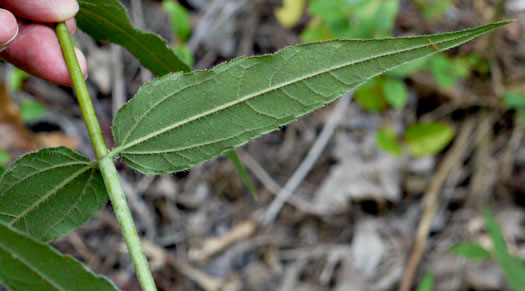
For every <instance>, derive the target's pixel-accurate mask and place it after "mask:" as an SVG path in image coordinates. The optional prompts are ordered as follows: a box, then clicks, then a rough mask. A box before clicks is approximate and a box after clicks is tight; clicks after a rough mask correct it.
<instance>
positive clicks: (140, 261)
mask: <svg viewBox="0 0 525 291" xmlns="http://www.w3.org/2000/svg"><path fill="white" fill-rule="evenodd" d="M56 32H57V36H58V40H59V42H60V46H61V47H62V53H63V54H64V59H65V61H66V64H67V67H68V69H69V74H70V75H71V80H72V81H73V88H75V92H76V93H77V99H78V103H79V104H80V109H81V110H82V115H83V116H84V120H85V123H86V126H87V129H88V132H89V136H90V137H91V142H92V143H93V147H94V149H95V155H96V156H97V158H98V159H99V161H98V166H99V168H100V171H101V172H102V177H103V178H104V183H105V184H106V190H107V191H108V196H109V199H110V200H111V204H112V205H113V209H114V210H115V215H116V216H117V220H118V222H119V224H120V228H121V230H122V235H123V236H124V240H125V241H126V245H127V247H128V250H129V254H130V256H131V259H132V260H133V264H134V265H135V270H136V272H137V276H138V279H139V282H140V285H141V287H142V290H144V291H155V290H157V288H156V287H155V282H154V281H153V276H152V275H151V271H150V268H149V265H148V261H147V259H146V256H145V255H144V251H143V250H142V246H141V244H140V239H139V236H138V234H137V230H136V229H135V224H134V223H133V217H132V216H131V212H130V210H129V207H128V204H127V202H126V196H125V195H124V191H123V190H122V185H121V183H120V178H119V176H118V173H117V169H116V168H115V164H114V162H113V159H112V157H110V156H107V154H108V152H109V150H108V147H107V145H106V142H105V140H104V136H103V135H102V130H101V129H100V125H99V123H98V119H97V116H96V113H95V109H94V108H93V104H92V103H91V97H90V96H89V92H88V89H87V86H86V82H85V80H84V76H83V75H82V70H81V69H80V66H79V64H78V60H77V56H76V54H75V50H74V47H73V43H72V42H71V37H70V35H69V32H68V30H67V27H66V24H65V23H58V24H57V26H56Z"/></svg>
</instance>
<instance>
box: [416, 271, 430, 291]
mask: <svg viewBox="0 0 525 291" xmlns="http://www.w3.org/2000/svg"><path fill="white" fill-rule="evenodd" d="M433 289H434V274H433V273H432V272H429V273H427V274H426V275H425V277H424V278H423V280H421V282H419V284H418V285H417V289H416V290H417V291H432V290H433Z"/></svg>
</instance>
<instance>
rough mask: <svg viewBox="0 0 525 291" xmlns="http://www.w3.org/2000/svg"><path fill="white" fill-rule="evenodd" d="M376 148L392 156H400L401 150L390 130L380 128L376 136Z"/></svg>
mask: <svg viewBox="0 0 525 291" xmlns="http://www.w3.org/2000/svg"><path fill="white" fill-rule="evenodd" d="M376 144H377V147H378V148H379V149H381V150H383V151H385V152H387V153H390V154H392V155H394V156H401V154H402V153H403V150H402V149H401V145H400V144H399V143H398V142H397V137H396V133H395V132H394V131H393V130H392V129H390V128H382V129H380V130H379V132H378V133H377V136H376Z"/></svg>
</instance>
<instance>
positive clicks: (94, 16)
mask: <svg viewBox="0 0 525 291" xmlns="http://www.w3.org/2000/svg"><path fill="white" fill-rule="evenodd" d="M78 3H79V5H80V10H79V12H78V13H77V15H76V16H75V19H76V21H77V25H78V27H79V28H80V29H81V30H83V31H85V32H86V33H88V34H89V35H91V36H92V37H93V38H95V39H97V40H108V41H111V42H113V43H116V44H119V45H121V46H123V47H125V48H126V49H127V50H128V51H129V52H130V53H131V54H133V55H134V56H135V57H136V58H137V59H138V60H139V61H140V62H141V63H142V65H143V66H144V67H146V68H148V69H149V70H150V71H151V72H152V73H153V74H155V75H157V76H163V75H166V74H168V73H171V72H176V71H184V72H187V71H189V70H190V69H189V67H188V66H187V65H186V64H185V63H184V62H183V61H181V60H180V59H179V58H178V57H177V55H176V54H175V53H174V52H173V51H172V50H171V49H170V48H169V47H168V45H167V43H166V42H165V41H164V40H163V39H162V38H160V37H159V36H158V35H156V34H153V33H149V32H145V31H142V30H140V29H138V28H136V27H135V26H134V25H133V24H132V23H131V21H130V19H129V17H128V15H127V10H126V8H125V7H124V6H123V5H122V4H121V3H120V2H119V1H118V0H79V1H78Z"/></svg>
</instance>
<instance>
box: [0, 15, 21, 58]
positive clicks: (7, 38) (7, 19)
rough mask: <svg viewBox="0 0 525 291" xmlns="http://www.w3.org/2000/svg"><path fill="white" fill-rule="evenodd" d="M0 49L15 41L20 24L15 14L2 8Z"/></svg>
mask: <svg viewBox="0 0 525 291" xmlns="http://www.w3.org/2000/svg"><path fill="white" fill-rule="evenodd" d="M0 23H1V24H2V25H0V49H1V46H2V45H7V44H9V43H10V42H11V41H13V40H14V39H15V37H16V35H17V34H18V24H17V23H16V18H15V16H14V15H13V14H12V13H11V12H9V11H7V10H5V9H0Z"/></svg>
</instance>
